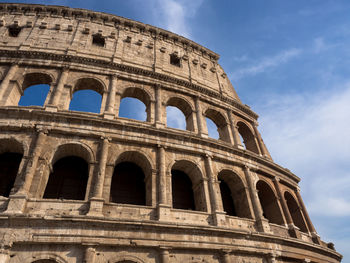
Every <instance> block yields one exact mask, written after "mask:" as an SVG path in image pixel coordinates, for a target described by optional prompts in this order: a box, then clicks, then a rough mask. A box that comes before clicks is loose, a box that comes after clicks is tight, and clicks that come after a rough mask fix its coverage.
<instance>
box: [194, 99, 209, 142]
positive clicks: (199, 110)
mask: <svg viewBox="0 0 350 263" xmlns="http://www.w3.org/2000/svg"><path fill="white" fill-rule="evenodd" d="M195 105H196V117H197V126H198V135H200V136H202V137H205V138H207V137H208V133H207V132H206V128H205V126H204V121H205V120H204V118H203V114H202V107H201V103H200V99H199V97H196V98H195Z"/></svg>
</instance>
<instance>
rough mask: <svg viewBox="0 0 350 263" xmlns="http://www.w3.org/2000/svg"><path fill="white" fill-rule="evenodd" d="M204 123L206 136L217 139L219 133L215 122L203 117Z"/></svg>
mask: <svg viewBox="0 0 350 263" xmlns="http://www.w3.org/2000/svg"><path fill="white" fill-rule="evenodd" d="M205 121H206V124H207V130H208V136H209V137H210V138H213V139H216V140H219V138H220V135H219V132H218V127H217V126H216V124H215V123H214V122H213V121H212V120H211V119H209V118H205Z"/></svg>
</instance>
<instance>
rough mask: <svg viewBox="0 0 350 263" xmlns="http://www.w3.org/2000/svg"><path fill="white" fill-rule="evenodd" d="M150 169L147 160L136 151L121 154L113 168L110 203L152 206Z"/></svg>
mask: <svg viewBox="0 0 350 263" xmlns="http://www.w3.org/2000/svg"><path fill="white" fill-rule="evenodd" d="M151 175H152V168H151V164H150V163H149V161H148V159H147V158H146V157H145V156H144V155H143V154H141V153H139V152H136V151H127V152H124V153H122V154H121V155H120V156H119V157H118V159H117V161H116V166H115V168H114V172H113V176H112V181H111V188H110V197H109V200H110V202H113V203H122V204H134V205H152V176H151Z"/></svg>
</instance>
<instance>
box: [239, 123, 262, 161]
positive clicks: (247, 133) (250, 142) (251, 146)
mask: <svg viewBox="0 0 350 263" xmlns="http://www.w3.org/2000/svg"><path fill="white" fill-rule="evenodd" d="M237 126H238V132H239V134H240V136H241V138H242V139H243V140H242V143H243V144H244V146H245V148H246V149H247V150H249V151H252V152H255V153H257V154H259V150H258V147H257V145H256V143H255V137H254V135H253V133H252V132H251V130H250V129H249V128H248V126H247V125H246V124H245V123H243V122H238V123H237Z"/></svg>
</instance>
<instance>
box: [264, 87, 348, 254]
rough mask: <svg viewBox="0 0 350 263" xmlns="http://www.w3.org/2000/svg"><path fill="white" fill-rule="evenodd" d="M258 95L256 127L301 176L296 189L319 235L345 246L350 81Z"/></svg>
mask: <svg viewBox="0 0 350 263" xmlns="http://www.w3.org/2000/svg"><path fill="white" fill-rule="evenodd" d="M262 100H263V101H264V102H265V103H262V104H260V107H259V108H258V109H257V111H258V112H259V113H260V116H261V117H260V118H261V119H260V123H261V125H260V126H261V127H260V128H259V129H260V131H261V132H262V135H263V137H264V140H265V142H266V145H267V146H268V148H269V150H270V152H271V155H272V157H273V158H274V161H275V162H277V163H279V164H281V165H283V166H285V167H287V168H288V169H290V170H292V171H293V172H294V173H295V174H296V175H298V176H299V177H301V183H300V185H301V189H302V191H301V194H302V195H303V198H304V202H305V203H306V207H307V209H308V211H309V213H310V216H311V219H312V221H313V223H314V224H315V227H316V230H319V231H322V232H320V234H321V237H323V238H324V239H325V240H326V241H327V240H328V241H330V240H331V241H332V242H334V243H335V245H336V247H337V248H338V249H344V248H345V247H348V242H349V238H344V237H349V236H350V228H349V227H348V224H349V222H350V194H349V189H350V162H349V160H350V136H349V134H350V122H349V113H350V103H349V101H350V82H347V83H343V84H339V85H336V86H333V88H330V87H329V88H328V89H327V90H322V91H317V92H314V93H311V92H310V93H306V94H300V93H299V94H279V95H271V94H270V95H266V96H265V97H264V98H262ZM325 218H326V219H327V220H328V221H327V220H325ZM333 221H336V222H337V223H334V224H330V223H329V222H333ZM335 229H342V230H341V231H335ZM343 251H346V250H343Z"/></svg>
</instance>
